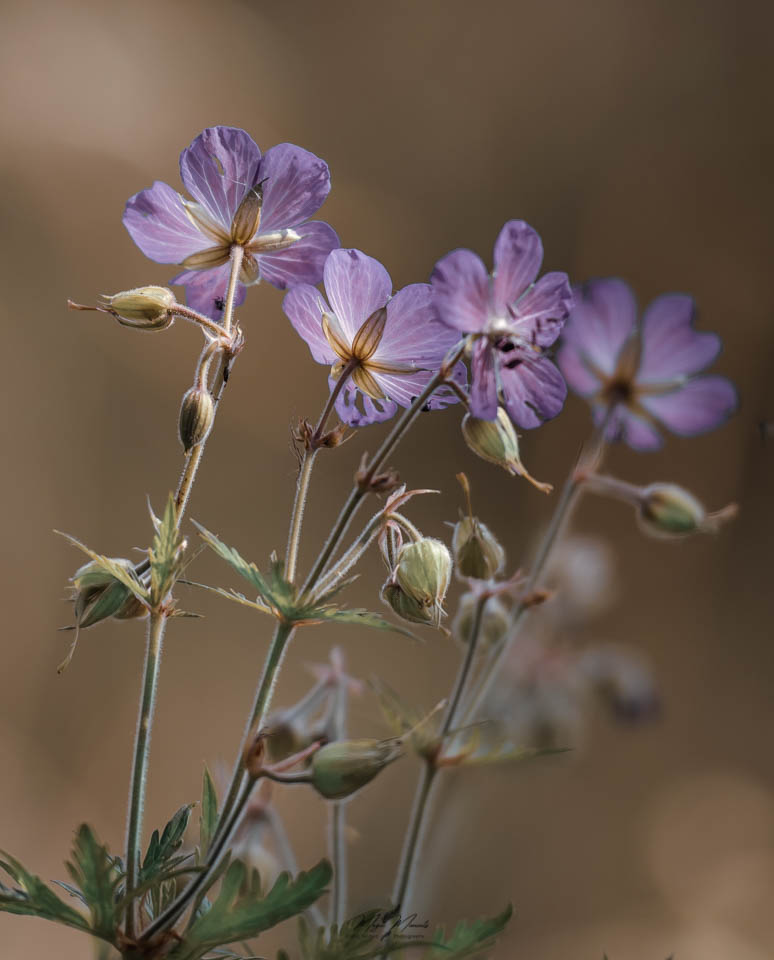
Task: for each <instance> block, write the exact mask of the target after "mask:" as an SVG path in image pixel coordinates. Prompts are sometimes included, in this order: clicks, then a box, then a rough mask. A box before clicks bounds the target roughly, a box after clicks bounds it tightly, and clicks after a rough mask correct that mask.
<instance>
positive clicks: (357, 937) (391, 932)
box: [298, 910, 428, 960]
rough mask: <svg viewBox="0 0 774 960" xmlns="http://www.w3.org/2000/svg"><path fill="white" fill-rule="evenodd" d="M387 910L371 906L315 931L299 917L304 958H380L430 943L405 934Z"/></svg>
mask: <svg viewBox="0 0 774 960" xmlns="http://www.w3.org/2000/svg"><path fill="white" fill-rule="evenodd" d="M386 916H387V915H386V914H385V912H384V911H383V910H368V911H366V912H365V913H361V914H358V916H356V917H352V918H351V919H349V920H347V921H346V922H345V923H342V925H341V927H337V926H336V924H333V926H331V927H330V928H327V929H326V928H325V927H319V928H318V929H317V930H315V931H314V933H313V932H312V931H311V930H310V928H309V925H308V924H307V922H306V921H305V920H304V918H303V917H299V921H298V924H299V933H298V941H299V946H300V948H301V956H302V957H303V960H376V958H378V957H386V956H389V954H391V953H395V952H396V951H397V950H403V949H404V948H406V947H421V946H427V945H428V944H427V942H426V941H417V940H415V939H414V938H413V937H409V936H403V935H401V933H400V932H399V930H398V928H397V927H396V928H395V929H393V924H392V923H391V922H390V921H389V920H387V919H385V918H386Z"/></svg>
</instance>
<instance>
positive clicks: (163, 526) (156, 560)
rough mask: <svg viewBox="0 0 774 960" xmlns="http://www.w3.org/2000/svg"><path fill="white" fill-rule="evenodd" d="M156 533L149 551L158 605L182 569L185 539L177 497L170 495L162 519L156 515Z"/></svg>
mask: <svg viewBox="0 0 774 960" xmlns="http://www.w3.org/2000/svg"><path fill="white" fill-rule="evenodd" d="M154 526H155V528H156V534H155V536H154V537H153V544H152V545H151V548H150V550H149V551H148V558H149V559H150V570H151V589H150V594H151V603H152V605H153V606H154V607H158V606H159V605H160V604H161V603H163V601H164V598H165V597H166V596H167V594H168V593H169V591H170V590H171V589H172V587H173V586H174V585H175V580H176V579H177V577H178V575H179V574H180V572H181V570H182V562H183V557H182V554H183V547H184V540H183V537H182V535H181V533H180V530H179V529H178V526H177V510H176V509H175V499H174V497H173V496H172V494H170V495H169V498H168V500H167V505H166V507H165V508H164V516H163V517H162V518H161V520H157V519H156V518H155V517H154Z"/></svg>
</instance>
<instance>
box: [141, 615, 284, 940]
mask: <svg viewBox="0 0 774 960" xmlns="http://www.w3.org/2000/svg"><path fill="white" fill-rule="evenodd" d="M293 629H294V628H293V626H292V625H291V624H286V623H278V624H277V628H276V630H275V631H274V636H273V638H272V641H271V646H270V647H269V652H268V655H267V657H266V662H265V663H264V666H263V672H262V674H261V680H260V682H259V684H258V690H257V691H256V696H255V702H254V704H253V709H252V713H251V715H250V720H249V722H248V724H247V727H246V729H245V734H244V737H243V738H242V745H241V748H240V751H239V758H238V760H237V763H236V766H235V769H234V775H233V777H232V780H231V786H230V788H229V792H228V795H227V797H226V800H225V802H224V804H223V807H222V809H221V811H220V816H219V818H218V826H217V829H216V831H215V835H214V837H213V839H212V845H211V847H210V850H209V853H208V856H207V863H206V866H205V869H204V870H203V871H202V872H201V873H200V874H198V875H197V876H196V877H195V878H194V879H193V881H192V882H191V883H190V884H189V885H188V886H187V887H186V888H185V889H184V890H183V891H182V893H180V895H179V896H178V897H177V898H176V899H175V900H174V901H173V902H172V903H171V904H170V905H169V907H167V909H166V910H165V911H164V912H163V913H161V914H159V916H158V917H157V918H156V919H155V920H154V921H153V923H151V924H150V926H149V927H148V928H147V930H145V932H144V933H143V935H142V940H143V941H147V940H148V939H149V938H150V937H152V936H153V935H154V934H155V933H157V932H158V931H160V930H164V929H165V928H166V927H169V926H171V925H172V924H174V923H175V922H176V921H177V919H178V917H180V916H181V914H182V913H183V912H184V911H185V910H186V908H187V906H188V904H189V903H190V902H191V900H192V899H193V898H194V897H195V896H196V895H197V894H198V893H199V892H200V891H201V892H206V890H207V885H208V883H209V882H210V879H211V877H212V876H213V874H214V872H215V870H216V868H217V866H218V864H219V862H220V859H221V856H222V854H223V853H224V851H225V850H226V849H227V848H228V844H229V841H230V839H231V837H232V835H233V833H234V830H235V829H236V826H237V824H238V822H239V818H240V817H241V815H242V811H243V810H244V806H245V804H246V803H247V800H248V799H249V797H250V792H251V790H252V787H253V783H254V782H255V781H254V780H248V782H247V783H245V782H244V780H245V772H244V764H243V759H242V757H243V754H244V751H245V748H246V747H247V745H248V743H249V742H250V737H251V736H253V734H254V732H255V730H256V729H260V728H261V726H262V725H263V722H264V720H265V718H266V714H267V712H268V709H269V705H270V703H271V697H272V693H273V692H274V685H275V683H276V680H277V675H278V673H279V669H280V666H281V665H282V660H283V658H284V655H285V650H286V648H287V644H288V642H289V640H290V638H291V637H292V635H293Z"/></svg>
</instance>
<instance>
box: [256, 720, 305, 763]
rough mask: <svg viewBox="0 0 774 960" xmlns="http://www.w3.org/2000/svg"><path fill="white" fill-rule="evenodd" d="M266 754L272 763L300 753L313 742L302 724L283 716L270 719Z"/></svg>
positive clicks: (267, 725)
mask: <svg viewBox="0 0 774 960" xmlns="http://www.w3.org/2000/svg"><path fill="white" fill-rule="evenodd" d="M265 736H266V753H267V755H268V757H269V761H270V762H271V763H278V762H279V761H280V760H285V759H286V758H287V757H290V756H292V755H293V754H294V753H299V752H300V751H301V750H303V749H304V748H305V747H308V746H309V744H310V743H311V742H312V740H311V739H310V737H309V736H308V734H305V731H304V729H303V727H302V725H301V724H299V723H297V722H295V721H294V720H291V719H287V718H286V717H285V716H284V713H283V714H277V715H276V716H274V717H269V719H268V721H267V723H266V733H265Z"/></svg>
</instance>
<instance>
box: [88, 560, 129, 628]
mask: <svg viewBox="0 0 774 960" xmlns="http://www.w3.org/2000/svg"><path fill="white" fill-rule="evenodd" d="M113 562H114V563H117V564H120V565H121V566H122V567H125V568H126V569H127V570H130V569H132V565H131V563H130V562H129V561H128V560H124V559H122V558H116V559H115V560H114V561H113ZM73 584H74V585H75V589H76V594H75V619H76V622H77V624H78V626H79V627H84V628H85V627H91V626H93V625H94V624H95V623H99V622H100V621H101V620H107V619H108V618H109V617H115V618H116V619H118V620H129V619H133V618H134V617H144V616H145V615H146V614H147V612H148V610H147V607H146V606H145V605H144V604H143V603H142V601H140V600H138V599H137V597H135V595H134V594H133V593H132V591H131V590H130V589H129V588H128V587H126V586H125V585H124V584H123V583H121V581H120V580H116V578H115V577H113V576H111V574H109V573H108V572H107V571H106V570H105V569H104V568H103V567H102V566H101V565H100V564H98V563H97V562H96V561H90V562H89V563H86V564H84V565H83V566H82V567H80V568H79V569H78V570H76V572H75V575H74V576H73Z"/></svg>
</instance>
